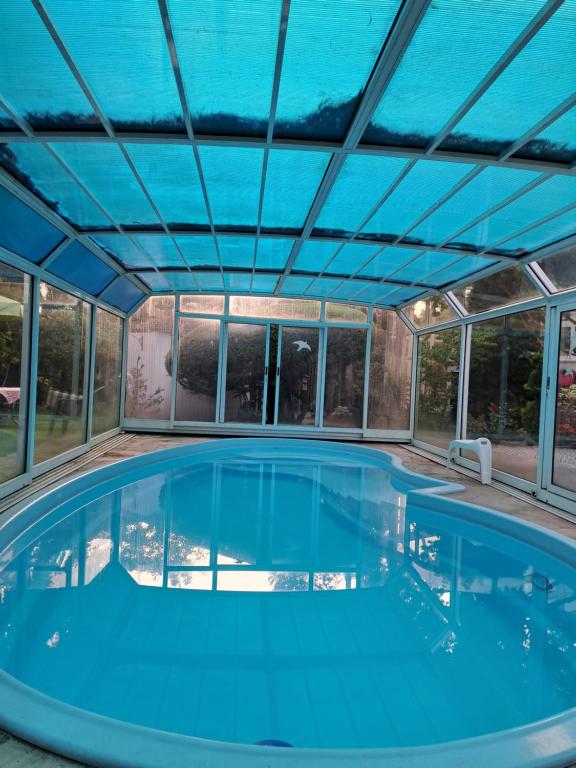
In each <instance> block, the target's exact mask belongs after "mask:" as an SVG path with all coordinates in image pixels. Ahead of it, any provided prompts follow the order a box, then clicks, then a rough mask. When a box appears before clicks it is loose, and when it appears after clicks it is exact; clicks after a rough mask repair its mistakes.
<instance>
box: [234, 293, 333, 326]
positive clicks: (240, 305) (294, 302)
mask: <svg viewBox="0 0 576 768" xmlns="http://www.w3.org/2000/svg"><path fill="white" fill-rule="evenodd" d="M230 314H231V315H242V316H244V317H264V318H268V317H274V318H277V319H278V320H319V319H320V302H318V301H307V300H305V299H302V300H300V299H276V298H270V299H264V298H262V299H260V298H251V297H250V296H230Z"/></svg>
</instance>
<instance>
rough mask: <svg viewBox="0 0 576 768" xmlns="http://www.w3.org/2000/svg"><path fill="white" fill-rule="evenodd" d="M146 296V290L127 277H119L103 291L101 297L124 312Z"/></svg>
mask: <svg viewBox="0 0 576 768" xmlns="http://www.w3.org/2000/svg"><path fill="white" fill-rule="evenodd" d="M144 296H145V293H144V291H141V290H140V288H138V287H137V286H135V285H134V283H133V282H131V281H130V280H129V279H128V278H127V277H119V278H118V279H117V280H114V282H113V283H111V284H110V285H109V286H108V288H106V290H105V291H103V293H102V295H101V296H100V298H101V299H102V300H103V301H107V302H108V304H112V306H113V307H117V308H118V309H121V310H122V312H129V311H130V310H131V309H132V307H133V306H134V305H135V304H137V303H138V302H139V301H140V299H143V298H144Z"/></svg>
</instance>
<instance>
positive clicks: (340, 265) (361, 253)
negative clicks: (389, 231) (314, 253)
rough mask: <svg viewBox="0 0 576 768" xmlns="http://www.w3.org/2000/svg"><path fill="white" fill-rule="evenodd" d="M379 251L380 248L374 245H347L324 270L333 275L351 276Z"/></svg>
mask: <svg viewBox="0 0 576 768" xmlns="http://www.w3.org/2000/svg"><path fill="white" fill-rule="evenodd" d="M379 250H380V247H379V246H376V245H374V246H367V245H362V244H357V243H348V244H347V245H345V246H344V247H343V248H342V250H341V251H339V252H338V254H337V255H336V256H335V258H334V259H333V260H332V261H331V262H330V263H329V264H327V265H326V266H325V268H324V269H325V271H326V272H328V273H331V274H333V275H352V274H354V273H356V272H358V271H359V270H360V269H361V268H362V267H363V266H364V264H365V263H366V262H367V261H370V260H371V259H372V258H373V256H375V255H376V253H378V251H379Z"/></svg>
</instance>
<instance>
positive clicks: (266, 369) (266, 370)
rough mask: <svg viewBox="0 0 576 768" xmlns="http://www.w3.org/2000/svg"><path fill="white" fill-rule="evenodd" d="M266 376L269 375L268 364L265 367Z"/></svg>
mask: <svg viewBox="0 0 576 768" xmlns="http://www.w3.org/2000/svg"><path fill="white" fill-rule="evenodd" d="M264 376H268V366H266V368H265V369H264Z"/></svg>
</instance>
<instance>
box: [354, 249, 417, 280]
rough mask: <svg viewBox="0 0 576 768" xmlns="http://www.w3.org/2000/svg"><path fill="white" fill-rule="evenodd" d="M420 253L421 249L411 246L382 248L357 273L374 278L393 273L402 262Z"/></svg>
mask: <svg viewBox="0 0 576 768" xmlns="http://www.w3.org/2000/svg"><path fill="white" fill-rule="evenodd" d="M420 253H422V251H420V250H416V249H412V248H384V250H383V251H380V253H377V255H376V256H375V257H374V258H373V259H372V260H371V261H370V262H369V263H368V264H366V265H365V266H364V267H362V269H361V270H360V272H359V274H360V275H362V276H364V277H373V278H376V279H378V278H382V277H387V276H388V275H393V274H395V273H396V272H397V270H398V269H401V268H402V266H403V265H404V264H408V263H409V262H410V261H412V260H413V259H414V258H415V257H416V256H418V254H420Z"/></svg>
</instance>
